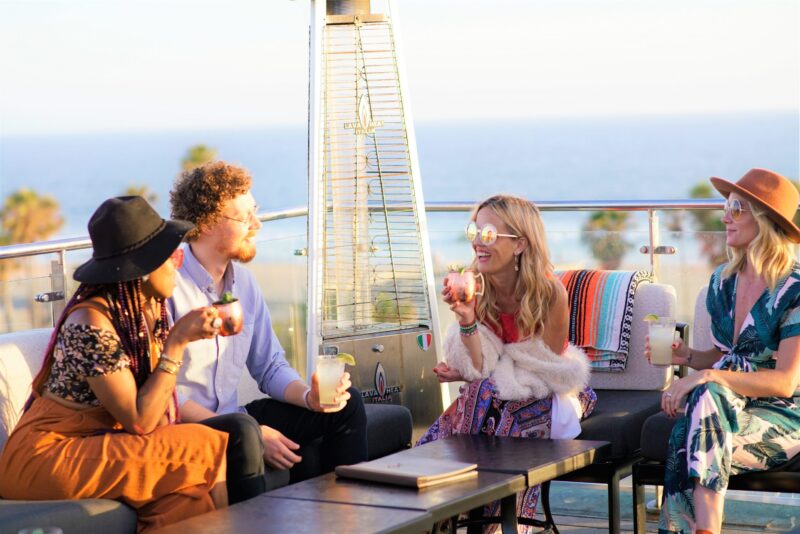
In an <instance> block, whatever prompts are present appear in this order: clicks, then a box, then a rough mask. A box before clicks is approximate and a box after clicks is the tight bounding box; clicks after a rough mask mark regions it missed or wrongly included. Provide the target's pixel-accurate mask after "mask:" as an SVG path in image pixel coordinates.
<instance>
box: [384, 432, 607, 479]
mask: <svg viewBox="0 0 800 534" xmlns="http://www.w3.org/2000/svg"><path fill="white" fill-rule="evenodd" d="M610 451H611V445H610V444H609V443H608V442H607V441H588V440H577V439H530V438H508V437H497V436H473V435H469V434H458V435H455V436H451V437H449V438H447V439H440V440H436V441H432V442H430V443H426V444H425V445H421V446H420V447H414V448H412V449H408V450H405V451H402V452H398V453H395V454H403V455H412V456H414V455H416V456H424V457H426V458H440V459H442V460H456V461H459V462H468V463H476V464H478V470H479V471H490V472H495V473H510V474H517V475H524V476H525V479H526V481H527V485H528V487H530V486H535V485H537V484H541V483H542V482H547V481H548V480H553V479H554V478H557V477H559V476H561V475H564V474H566V473H571V472H572V471H576V470H578V469H580V468H582V467H586V466H587V465H589V464H591V463H592V462H595V461H597V460H602V459H603V458H605V456H606V455H607V454H608V453H609V452H610Z"/></svg>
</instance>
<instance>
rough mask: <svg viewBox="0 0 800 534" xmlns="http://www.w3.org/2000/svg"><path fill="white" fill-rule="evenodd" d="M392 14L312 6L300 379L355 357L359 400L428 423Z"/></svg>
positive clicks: (406, 138) (424, 261) (427, 272)
mask: <svg viewBox="0 0 800 534" xmlns="http://www.w3.org/2000/svg"><path fill="white" fill-rule="evenodd" d="M389 7H391V6H389ZM390 13H391V11H389V14H379V13H372V12H371V10H370V2H369V0H355V1H342V0H328V1H327V2H326V1H325V0H312V2H311V27H310V83H309V156H308V157H309V165H308V169H309V177H308V180H309V214H308V321H307V328H308V347H307V354H308V372H309V375H310V373H311V372H312V371H313V370H314V362H315V358H314V355H316V354H320V353H326V354H335V353H338V352H348V353H351V354H353V355H354V356H355V358H356V361H357V365H356V367H355V368H353V369H351V370H350V371H351V374H352V376H353V383H354V384H355V385H356V386H357V387H358V388H359V389H360V390H361V391H362V395H363V396H364V401H365V402H373V403H377V402H386V403H395V404H403V405H405V406H407V407H408V408H409V409H411V410H412V411H413V412H414V417H415V422H418V423H419V424H420V425H427V424H429V423H430V422H431V421H432V420H433V419H434V418H435V417H436V416H437V415H438V414H439V413H440V412H441V409H442V390H441V388H440V386H439V384H438V381H437V380H436V377H435V375H433V373H432V371H431V368H432V367H433V366H434V365H435V364H436V361H437V353H438V352H439V350H438V348H439V347H440V344H441V343H440V340H439V339H438V337H439V329H438V318H437V310H436V301H435V299H436V296H437V292H436V291H435V289H434V280H433V270H432V263H431V256H430V250H429V244H428V239H427V224H426V219H425V208H424V202H423V198H422V187H421V183H420V173H419V164H418V161H417V154H416V146H415V140H414V129H413V125H412V122H411V114H410V111H409V106H408V101H407V100H404V96H405V95H406V94H407V91H406V89H405V84H404V78H403V71H402V69H401V65H400V64H399V61H398V47H397V39H396V36H395V35H394V33H393V29H392V17H391V16H390Z"/></svg>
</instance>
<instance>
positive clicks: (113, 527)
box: [0, 328, 412, 534]
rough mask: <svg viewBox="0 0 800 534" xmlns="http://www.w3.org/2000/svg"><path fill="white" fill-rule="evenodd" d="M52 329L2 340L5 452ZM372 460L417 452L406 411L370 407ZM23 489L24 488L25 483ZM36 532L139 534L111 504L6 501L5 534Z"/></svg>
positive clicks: (280, 476) (306, 453)
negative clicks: (53, 528) (56, 529)
mask: <svg viewBox="0 0 800 534" xmlns="http://www.w3.org/2000/svg"><path fill="white" fill-rule="evenodd" d="M51 331H52V329H49V328H43V329H38V330H28V331H24V332H15V333H11V334H3V335H0V450H2V447H3V445H4V444H5V441H6V439H8V435H9V434H10V433H11V430H13V428H14V425H16V423H17V421H18V420H19V417H20V415H21V412H22V406H23V405H24V403H25V400H26V399H27V397H28V395H29V393H30V383H31V381H32V379H33V375H34V374H35V373H36V371H38V369H39V367H40V365H41V361H42V355H43V354H44V351H45V349H46V347H47V342H48V339H49V336H50V332H51ZM365 408H366V414H367V440H368V449H367V454H368V455H369V459H370V460H372V459H374V458H379V457H381V456H385V455H387V454H390V453H393V452H397V451H399V450H402V449H404V448H408V447H410V446H411V432H412V422H411V412H410V411H409V410H408V409H407V408H405V407H404V406H397V405H391V404H385V405H384V404H367V405H366V407H365ZM321 446H322V441H321V440H317V441H316V442H314V443H312V444H310V445H308V446H306V447H304V448H303V449H302V450H301V452H300V455H301V456H303V458H304V459H305V460H306V461H309V462H316V463H315V464H314V465H317V466H318V465H319V457H320V454H319V451H320V447H321ZM266 478H267V487H268V488H276V487H280V486H284V485H286V484H288V483H289V472H288V471H273V470H268V471H267V474H266ZM20 483H24V481H21V482H20ZM31 526H58V527H60V528H61V530H62V531H63V532H64V534H70V533H75V534H78V533H81V534H82V533H84V532H92V531H94V532H120V533H127V532H135V531H136V514H135V513H134V511H133V510H132V509H131V508H129V507H128V506H125V505H124V504H122V503H120V502H117V501H112V500H107V499H81V500H60V501H11V500H4V499H0V532H17V531H18V530H19V529H21V528H25V527H31Z"/></svg>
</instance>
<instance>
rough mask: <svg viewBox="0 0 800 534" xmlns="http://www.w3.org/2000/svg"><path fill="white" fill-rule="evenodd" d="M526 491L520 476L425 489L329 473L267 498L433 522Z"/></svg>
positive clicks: (489, 476) (483, 477) (481, 475)
mask: <svg viewBox="0 0 800 534" xmlns="http://www.w3.org/2000/svg"><path fill="white" fill-rule="evenodd" d="M524 489H525V477H524V476H522V475H520V474H518V473H493V472H488V471H486V472H478V476H477V477H475V478H470V479H467V480H462V481H459V482H450V483H444V484H440V485H436V486H430V487H427V488H423V489H415V488H407V487H403V486H395V485H391V484H381V483H377V482H366V481H363V480H352V479H346V478H337V477H336V475H334V474H333V473H328V474H327V475H322V476H319V477H316V478H312V479H309V480H304V481H303V482H298V483H297V484H291V485H289V486H284V487H282V488H278V489H276V490H273V491H271V492H269V493H268V494H266V495H268V496H271V497H279V498H283V499H297V500H306V501H318V502H332V503H341V504H345V503H349V504H356V505H361V506H370V507H382V508H399V509H403V510H419V511H427V512H430V513H431V515H432V516H433V519H434V521H439V520H440V519H446V518H448V517H451V516H454V515H457V514H458V513H460V512H466V511H468V510H471V509H473V508H477V507H479V506H483V505H484V504H488V503H490V502H492V501H495V500H498V499H502V498H503V497H508V496H509V495H514V494H516V493H517V492H519V491H522V490H524Z"/></svg>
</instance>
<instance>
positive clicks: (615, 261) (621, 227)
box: [581, 211, 633, 270]
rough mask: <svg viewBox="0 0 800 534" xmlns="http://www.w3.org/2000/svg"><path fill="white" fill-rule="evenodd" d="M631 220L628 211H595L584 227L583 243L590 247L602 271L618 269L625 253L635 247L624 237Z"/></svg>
mask: <svg viewBox="0 0 800 534" xmlns="http://www.w3.org/2000/svg"><path fill="white" fill-rule="evenodd" d="M629 218H630V213H628V212H626V211H595V212H593V213H592V214H591V215H589V219H588V220H587V221H586V223H585V224H584V225H583V232H582V233H581V241H582V242H584V243H586V244H588V245H589V248H590V249H591V251H592V256H594V257H595V258H596V259H598V260H599V261H600V267H601V268H602V269H609V270H614V269H618V268H619V266H620V265H621V264H622V258H623V257H624V256H625V253H626V252H627V251H628V250H630V248H631V247H633V243H631V242H629V241H627V240H626V239H625V236H624V235H623V232H624V231H625V230H626V229H627V227H628V220H629Z"/></svg>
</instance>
